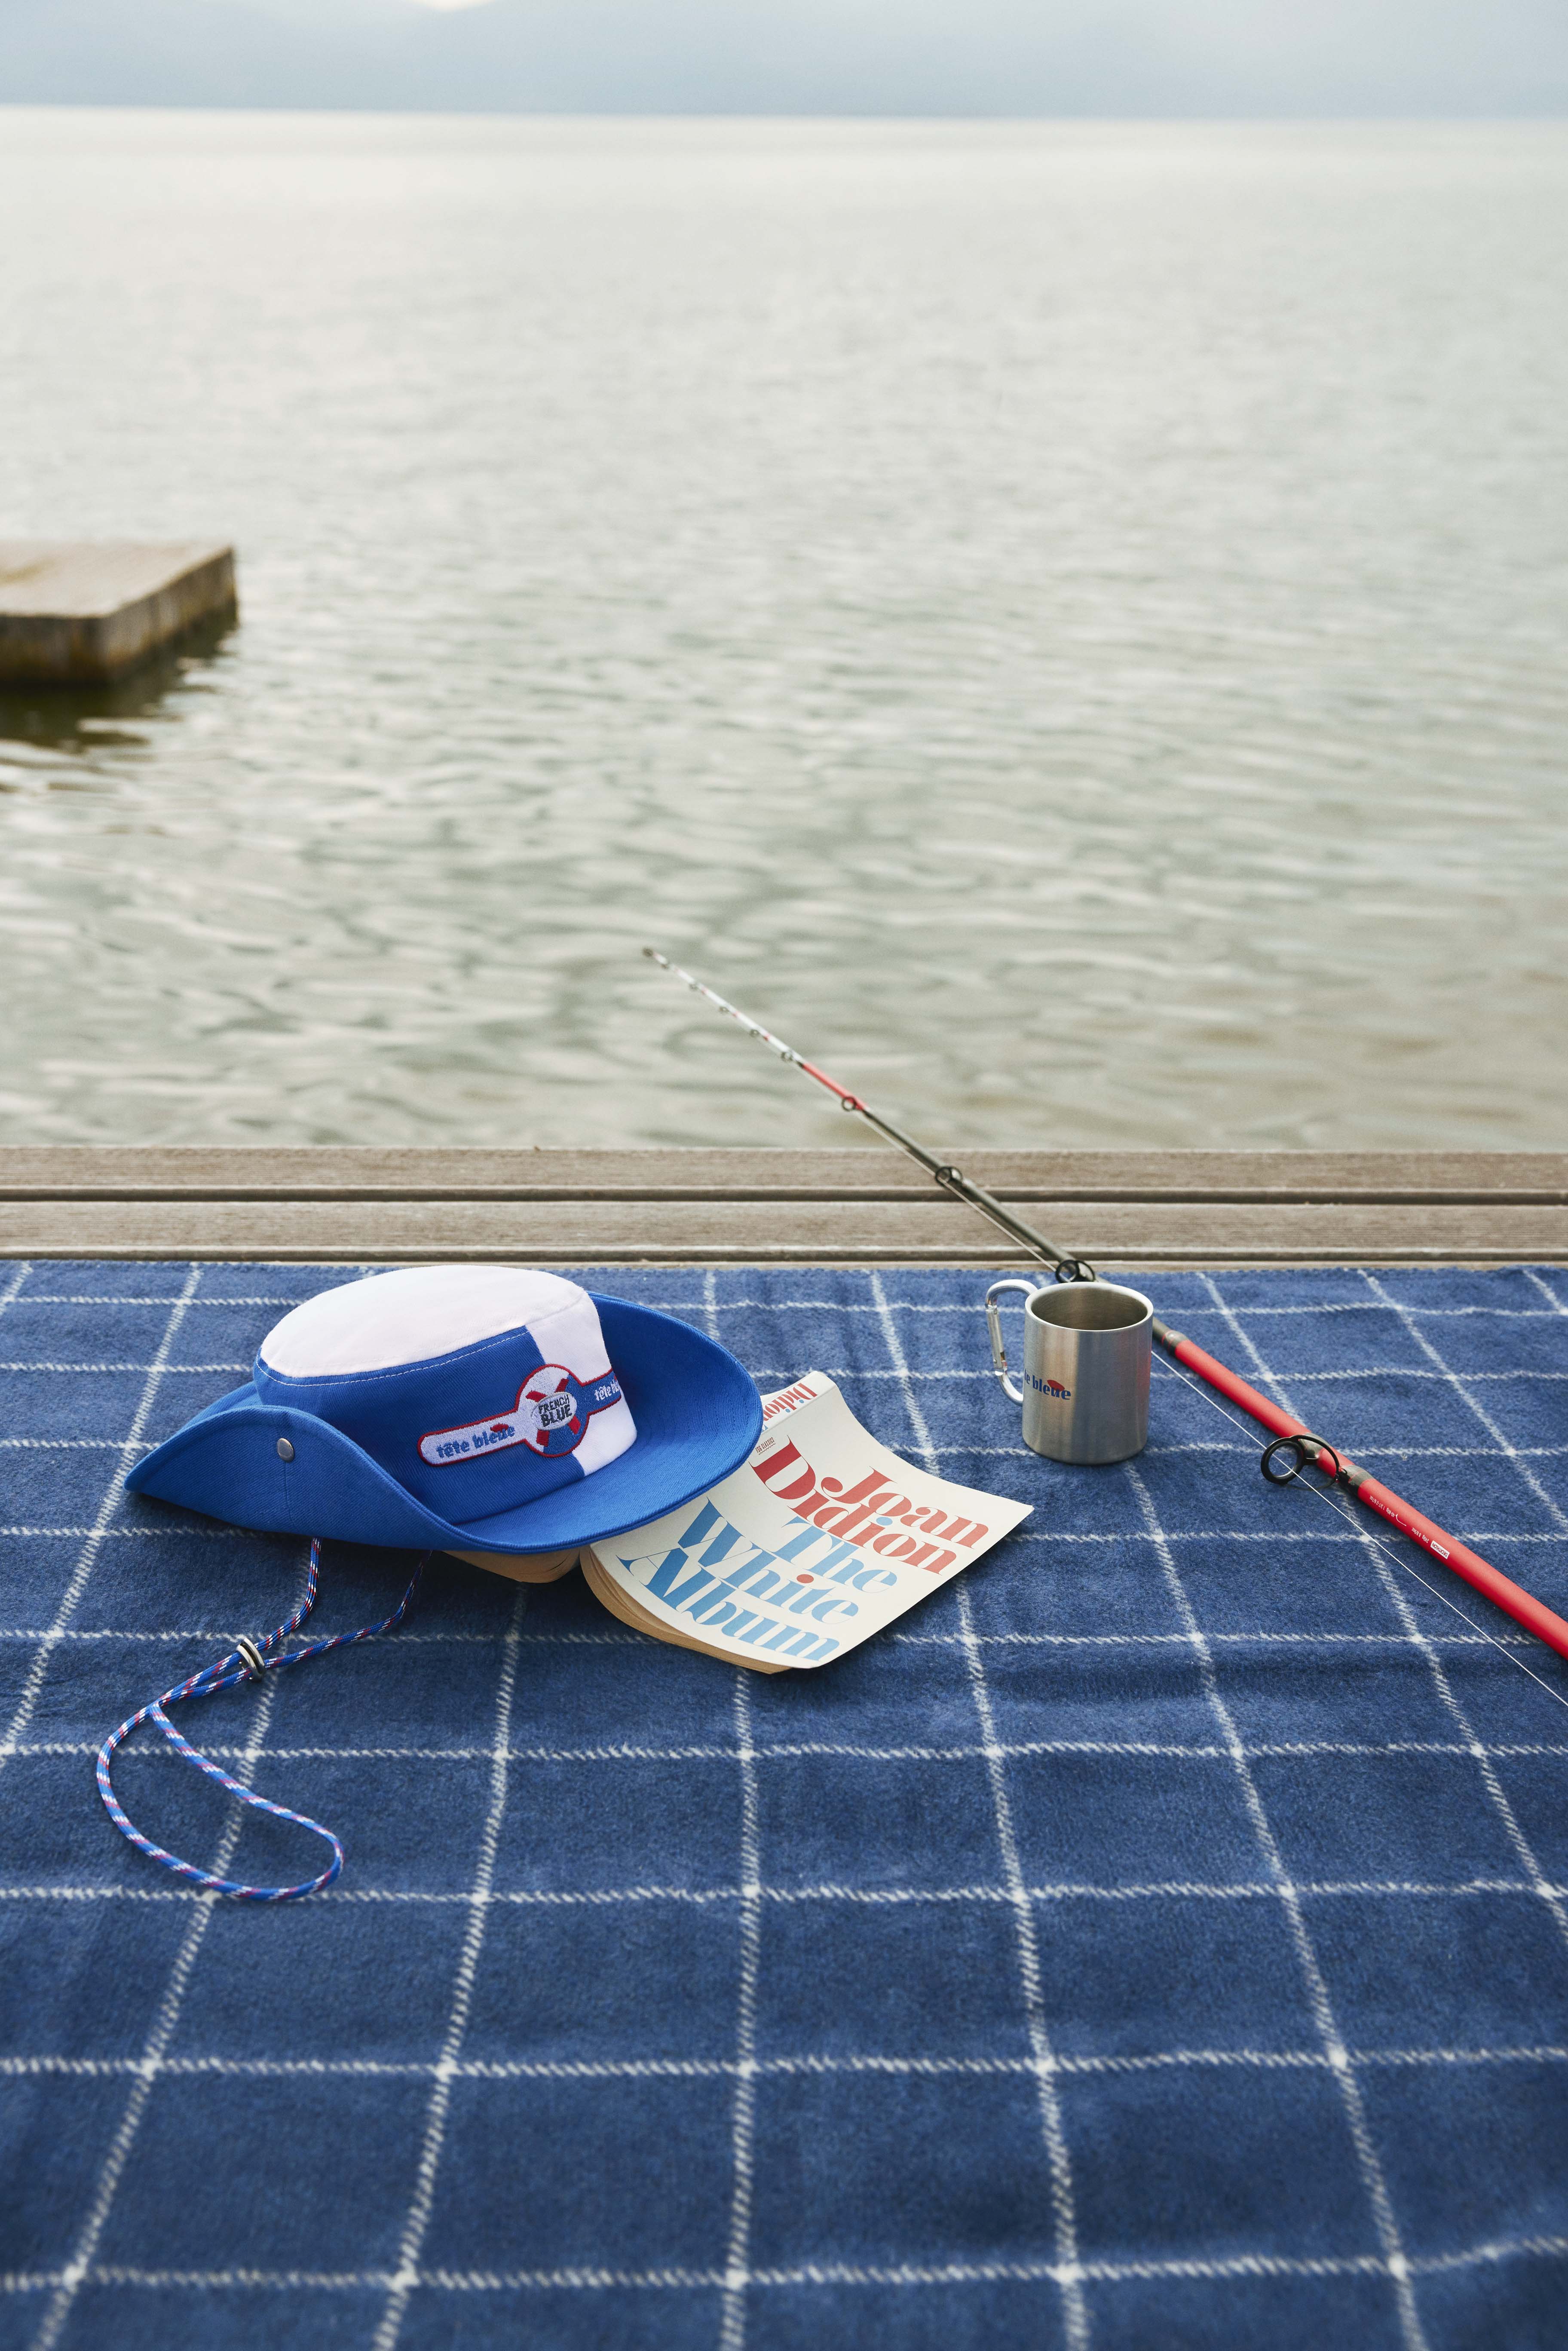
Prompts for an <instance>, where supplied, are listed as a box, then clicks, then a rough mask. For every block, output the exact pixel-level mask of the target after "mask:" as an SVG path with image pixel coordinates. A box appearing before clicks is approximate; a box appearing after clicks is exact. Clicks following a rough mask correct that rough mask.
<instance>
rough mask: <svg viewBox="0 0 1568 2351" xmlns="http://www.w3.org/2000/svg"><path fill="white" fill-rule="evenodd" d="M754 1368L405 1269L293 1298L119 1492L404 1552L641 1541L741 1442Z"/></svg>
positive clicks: (697, 1347)
mask: <svg viewBox="0 0 1568 2351" xmlns="http://www.w3.org/2000/svg"><path fill="white" fill-rule="evenodd" d="M761 1426H762V1405H761V1402H760V1400H759V1398H758V1393H757V1388H756V1385H755V1384H754V1382H753V1381H752V1379H751V1377H750V1374H748V1373H747V1371H745V1370H744V1369H743V1367H742V1366H741V1365H740V1364H737V1362H736V1360H735V1357H734V1356H733V1355H731V1354H728V1353H727V1352H726V1350H725V1349H724V1348H723V1347H720V1346H718V1345H716V1343H715V1342H714V1341H713V1340H711V1339H708V1338H705V1337H704V1336H703V1334H702V1333H701V1332H697V1331H693V1330H691V1329H689V1328H688V1327H687V1325H686V1324H685V1323H684V1322H676V1321H675V1320H674V1317H673V1316H671V1315H668V1314H660V1313H656V1312H654V1311H653V1310H652V1309H651V1308H649V1307H645V1306H632V1305H628V1304H627V1303H626V1302H625V1301H623V1300H622V1299H617V1298H601V1297H597V1296H594V1295H592V1294H591V1293H590V1292H589V1291H588V1290H582V1289H580V1287H579V1286H578V1284H577V1283H576V1282H574V1281H567V1280H563V1279H562V1277H561V1276H560V1275H559V1274H554V1273H543V1272H540V1271H538V1270H535V1269H533V1268H530V1267H525V1266H494V1265H431V1266H410V1267H407V1268H405V1269H402V1270H398V1271H397V1272H394V1273H382V1274H375V1275H372V1276H371V1277H370V1278H369V1279H368V1280H362V1281H351V1282H347V1283H344V1284H342V1285H341V1286H340V1288H338V1289H335V1290H323V1291H322V1292H321V1293H320V1295H319V1296H318V1297H315V1298H310V1299H307V1300H306V1301H305V1303H304V1304H303V1305H302V1306H297V1307H296V1308H295V1309H294V1311H293V1312H292V1313H290V1314H286V1315H285V1316H284V1318H283V1320H282V1322H279V1323H277V1324H276V1325H275V1327H274V1328H273V1329H272V1330H271V1331H269V1332H267V1337H266V1338H265V1339H264V1340H263V1341H262V1343H261V1346H260V1349H259V1351H258V1353H257V1354H256V1364H255V1366H254V1369H253V1372H252V1375H251V1378H250V1380H249V1381H248V1382H247V1383H246V1385H245V1386H244V1387H242V1388H235V1390H234V1391H233V1392H232V1394H230V1395H225V1396H220V1397H219V1398H218V1400H217V1402H216V1403H215V1404H211V1405H207V1407H206V1409H205V1410H204V1411H203V1412H199V1413H198V1414H197V1415H196V1416H195V1418H194V1419H193V1420H191V1421H188V1422H187V1423H186V1425H185V1426H184V1427H183V1428H182V1429H181V1430H180V1431H179V1433H178V1434H177V1435H176V1436H174V1437H170V1438H169V1440H168V1442H167V1443H166V1444H164V1445H161V1446H159V1447H158V1448H157V1450H156V1451H155V1452H153V1453H151V1454H149V1455H148V1457H147V1458H146V1459H145V1460H144V1461H141V1462H138V1464H137V1466H136V1467H135V1468H134V1469H132V1470H131V1474H130V1476H129V1477H128V1478H127V1479H126V1481H125V1482H126V1485H127V1486H128V1487H129V1488H130V1489H131V1491H132V1492H133V1493H138V1494H149V1495H153V1496H155V1497H156V1498H157V1499H159V1500H161V1501H165V1502H180V1503H183V1505H184V1507H185V1508H186V1509H187V1510H203V1511H205V1512H206V1514H207V1515H208V1516H209V1517H211V1518H215V1519H225V1520H229V1521H230V1522H231V1523H232V1524H235V1525H236V1526H244V1527H256V1528H261V1529H265V1530H267V1531H274V1532H278V1533H293V1534H305V1535H333V1536H337V1537H340V1539H342V1540H344V1541H350V1542H361V1543H382V1544H386V1545H388V1546H389V1547H391V1548H393V1549H398V1550H406V1551H456V1552H465V1553H468V1554H470V1555H477V1554H480V1553H501V1554H511V1555H517V1554H522V1553H528V1552H559V1551H567V1550H570V1549H571V1548H573V1547H574V1546H576V1545H578V1544H581V1543H586V1542H593V1541H597V1540H598V1539H599V1538H600V1537H601V1536H603V1535H611V1534H619V1533H621V1532H622V1531H624V1530H625V1529H627V1528H628V1527H637V1526H645V1525H646V1524H647V1523H648V1521H649V1520H651V1519H656V1518H660V1517H662V1516H663V1515H664V1512H665V1511H666V1510H679V1509H680V1507H681V1505H682V1504H683V1503H685V1502H687V1501H690V1500H692V1499H695V1497H696V1496H697V1495H699V1494H701V1493H704V1492H706V1489H707V1488H708V1487H710V1486H713V1485H716V1483H717V1481H718V1480H719V1479H721V1478H725V1477H727V1476H728V1474H729V1472H730V1471H731V1470H732V1469H735V1468H738V1467H739V1465H740V1463H741V1462H742V1461H744V1460H745V1458H746V1457H747V1454H748V1453H749V1452H750V1450H751V1448H752V1447H753V1446H754V1445H755V1444H756V1442H757V1438H758V1433H759V1431H760V1429H761Z"/></svg>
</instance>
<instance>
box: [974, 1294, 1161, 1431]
mask: <svg viewBox="0 0 1568 2351" xmlns="http://www.w3.org/2000/svg"><path fill="white" fill-rule="evenodd" d="M1004 1290H1022V1291H1023V1292H1024V1309H1023V1329H1024V1341H1023V1386H1022V1387H1021V1388H1016V1387H1014V1385H1013V1384H1012V1382H1011V1380H1010V1379H1009V1377H1008V1357H1007V1349H1006V1348H1005V1346H1004V1345H1003V1343H1002V1321H1001V1316H1000V1314H999V1313H998V1311H997V1301H998V1298H999V1297H1000V1296H1001V1295H1002V1293H1003V1291H1004ZM986 1321H987V1323H988V1326H989V1328H990V1333H991V1362H992V1364H994V1365H995V1368H996V1374H997V1377H998V1380H1000V1382H1001V1384H1002V1387H1003V1390H1004V1392H1005V1394H1007V1395H1009V1396H1010V1397H1011V1398H1012V1400H1013V1402H1014V1404H1021V1405H1022V1406H1023V1441H1024V1443H1025V1444H1026V1445H1027V1446H1028V1447H1030V1450H1031V1451H1032V1452H1035V1453H1043V1454H1044V1455H1045V1456H1046V1458H1047V1459H1048V1460H1051V1461H1083V1462H1091V1461H1126V1460H1128V1459H1130V1458H1131V1457H1132V1456H1133V1455H1134V1453H1141V1452H1142V1451H1143V1449H1144V1447H1145V1444H1146V1443H1147V1442H1148V1435H1149V1358H1150V1353H1151V1345H1150V1343H1151V1339H1152V1336H1153V1331H1154V1321H1155V1310H1154V1308H1153V1306H1152V1305H1151V1304H1150V1302H1149V1301H1148V1300H1147V1299H1146V1298H1145V1296H1144V1295H1143V1293H1142V1291H1141V1290H1123V1289H1122V1288H1121V1287H1120V1286H1119V1285H1118V1284H1117V1283H1116V1282H1113V1281H1047V1282H1041V1283H1039V1284H1037V1283H1035V1282H1032V1281H1017V1280H1014V1281H993V1282H992V1284H991V1286H990V1288H989V1290H987V1292H986Z"/></svg>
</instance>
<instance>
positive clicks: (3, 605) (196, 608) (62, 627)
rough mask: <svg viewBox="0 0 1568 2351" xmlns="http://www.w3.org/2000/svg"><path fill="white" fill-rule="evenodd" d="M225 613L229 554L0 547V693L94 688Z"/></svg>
mask: <svg viewBox="0 0 1568 2351" xmlns="http://www.w3.org/2000/svg"><path fill="white" fill-rule="evenodd" d="M235 609H236V606H235V559H234V549H233V548H232V547H224V546H221V545H219V544H217V543H216V542H213V541H198V542H194V543H193V542H189V541H181V542H180V543H178V544H176V545H173V546H129V545H123V544H114V545H106V546H97V547H95V546H79V545H66V544H61V543H58V542H56V541H54V540H44V539H0V685H89V684H102V683H103V682H104V681H105V680H107V679H110V678H114V677H120V676H121V675H123V674H124V673H125V672H126V671H127V670H131V669H133V668H135V666H136V664H138V663H139V662H143V661H145V660H147V659H148V657H149V656H150V655H151V654H152V653H157V652H159V651H160V650H161V649H162V647H163V646H165V645H168V644H172V643H174V642H175V641H176V640H177V639H178V638H180V637H182V636H183V635H184V633H185V632H186V631H187V630H188V629H192V628H193V627H195V626H196V624H197V623H198V622H202V621H206V620H211V619H213V618H214V616H216V615H219V614H223V613H227V612H233V611H235Z"/></svg>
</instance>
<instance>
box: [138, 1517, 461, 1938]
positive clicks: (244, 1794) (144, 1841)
mask: <svg viewBox="0 0 1568 2351" xmlns="http://www.w3.org/2000/svg"><path fill="white" fill-rule="evenodd" d="M429 1558H430V1553H429V1552H425V1553H424V1554H423V1557H422V1558H421V1560H420V1562H419V1565H418V1566H417V1567H416V1568H415V1569H414V1571H413V1576H412V1578H411V1579H410V1582H409V1587H408V1590H407V1591H406V1592H405V1593H403V1595H402V1599H401V1600H400V1601H399V1602H398V1604H397V1606H396V1607H395V1608H394V1609H393V1610H392V1614H391V1615H390V1616H386V1617H383V1618H382V1622H381V1623H380V1624H379V1625H361V1627H360V1630H359V1631H358V1632H357V1633H334V1634H333V1635H332V1636H331V1638H330V1639H329V1640H326V1641H312V1642H311V1643H310V1645H309V1646H308V1648H304V1649H288V1650H278V1648H277V1645H278V1643H279V1642H280V1641H286V1640H287V1638H288V1636H289V1635H290V1634H291V1633H298V1630H299V1627H300V1626H301V1625H303V1624H304V1622H305V1619H306V1618H307V1616H308V1615H309V1614H310V1611H311V1610H312V1608H314V1606H315V1605H316V1585H317V1579H318V1576H319V1572H320V1566H321V1538H320V1537H319V1535H317V1536H315V1537H313V1538H312V1541H311V1544H310V1567H309V1572H308V1574H307V1576H306V1579H305V1597H304V1599H303V1600H302V1601H301V1602H300V1604H299V1605H298V1608H297V1609H296V1610H295V1612H294V1614H293V1615H292V1616H290V1618H289V1619H288V1621H287V1624H286V1625H278V1626H277V1628H276V1629H275V1630H274V1631H273V1632H270V1633H266V1634H264V1635H262V1637H261V1639H260V1640H259V1641H251V1640H246V1639H242V1640H241V1641H240V1642H239V1643H238V1645H237V1646H235V1648H233V1649H231V1650H230V1652H229V1654H228V1656H226V1657H219V1658H218V1660H217V1662H216V1663H215V1664H214V1665H211V1666H204V1667H203V1668H202V1670H201V1672H200V1673H199V1674H193V1675H192V1676H191V1678H190V1680H189V1681H186V1682H181V1683H180V1684H179V1685H178V1686H177V1687H175V1688H173V1689H167V1690H165V1691H164V1693H163V1695H162V1698H154V1699H153V1700H152V1703H151V1705H149V1706H144V1707H143V1708H141V1712H140V1713H139V1714H133V1715H131V1716H130V1717H129V1718H128V1719H127V1720H126V1721H124V1722H122V1723H121V1724H120V1728H119V1729H118V1730H111V1731H110V1734H109V1737H108V1738H107V1739H106V1740H104V1742H103V1745H102V1746H101V1747H100V1748H99V1750H98V1792H99V1795H100V1796H101V1797H102V1798H103V1802H104V1808H105V1810H106V1811H107V1812H108V1813H109V1817H110V1820H111V1821H112V1822H113V1823H114V1825H115V1827H116V1828H117V1829H119V1831H120V1834H121V1835H122V1836H127V1837H129V1838H130V1840H131V1844H133V1845H134V1846H135V1847H136V1849H137V1851H138V1853H144V1854H146V1855H148V1856H149V1857H150V1859H152V1860H153V1861H161V1862H162V1864H163V1866H164V1867H165V1869H172V1870H173V1871H175V1872H176V1873H177V1875H178V1876H181V1877H188V1878H189V1879H190V1881H191V1883H192V1885H193V1886H200V1887H202V1889H203V1890H204V1892H205V1893H208V1894H232V1895H233V1896H235V1899H236V1900H238V1901H241V1902H295V1901H298V1898H299V1896H301V1895H302V1894H318V1893H319V1892H320V1890H321V1888H322V1887H323V1886H330V1885H331V1883H332V1880H333V1879H334V1878H335V1877H336V1876H337V1875H338V1872H339V1871H340V1869H341V1868H342V1866H343V1848H342V1846H341V1845H340V1844H339V1842H338V1840H337V1838H336V1837H335V1836H334V1835H333V1834H332V1832H331V1830H330V1829H329V1828H324V1827H323V1826H322V1824H321V1823H320V1822H319V1821H313V1820H310V1819H309V1818H308V1816H307V1815H306V1814H305V1813H291V1812H290V1811H289V1809H288V1807H287V1804H275V1803H274V1802H272V1800H271V1799H270V1797H267V1796H258V1795H257V1794H256V1791H255V1789H254V1788H245V1787H242V1786H241V1785H240V1783H239V1782H238V1781H237V1780H235V1779H233V1778H231V1777H230V1775H229V1773H228V1772H227V1771H224V1770H223V1769H222V1767H221V1766H220V1765H218V1764H216V1763H214V1761H212V1758H211V1757H210V1756H207V1755H204V1754H202V1753H201V1751H200V1750H199V1749H197V1748H194V1747H193V1746H192V1745H191V1742H190V1740H188V1739H183V1738H182V1737H181V1735H180V1733H179V1731H177V1730H176V1729H175V1728H174V1726H173V1724H172V1722H171V1721H170V1719H169V1718H168V1716H167V1715H166V1714H165V1713H164V1711H163V1709H164V1708H165V1707H166V1706H173V1705H175V1704H176V1703H177V1702H178V1701H179V1700H180V1699H181V1698H215V1697H216V1695H217V1693H218V1691H219V1690H225V1689H233V1688H234V1687H235V1683H236V1682H245V1681H259V1680H260V1679H261V1677H262V1676H263V1675H264V1674H270V1673H277V1672H278V1671H279V1670H280V1669H281V1668H282V1667H285V1666H302V1665H303V1664H304V1663H305V1660H306V1658H307V1657H322V1656H326V1654H327V1651H328V1650H329V1649H340V1648H342V1647H344V1646H346V1645H347V1644H348V1643H350V1642H351V1641H370V1640H373V1639H374V1637H375V1635H377V1634H378V1633H390V1632H391V1631H392V1628H393V1626H394V1625H400V1624H401V1623H402V1618H403V1614H404V1611H405V1610H406V1609H407V1607H408V1604H409V1602H410V1601H411V1600H412V1599H413V1595H414V1593H415V1592H417V1590H418V1589H419V1579H420V1577H421V1576H422V1575H423V1573H424V1570H425V1565H426V1562H428V1560H429ZM273 1652H277V1654H276V1655H275V1654H272V1653H273ZM144 1722H155V1723H156V1724H157V1725H158V1728H159V1729H160V1730H161V1731H162V1733H163V1736H164V1738H165V1739H166V1740H168V1741H169V1744H170V1746H171V1747H172V1748H173V1750H174V1751H175V1753H176V1754H177V1755H183V1757H184V1759H185V1761H186V1762H187V1763H193V1764H194V1765H195V1767H196V1769H197V1771H204V1772H205V1773H206V1775H207V1777H208V1779H209V1780H215V1781H216V1782H217V1783H218V1786H219V1787H220V1788H222V1789H224V1790H225V1792H226V1793H227V1794H229V1795H231V1796H235V1797H237V1798H238V1800H239V1802H241V1803H242V1804H249V1805H250V1807H251V1809H252V1810H253V1811H254V1812H258V1813H270V1814H271V1815H272V1817H273V1819H274V1820H276V1821H292V1822H294V1823H295V1824H296V1826H297V1827H299V1828H302V1829H308V1830H309V1832H310V1834H311V1835H312V1836H319V1838H321V1840H322V1842H323V1843H324V1844H329V1845H330V1847H331V1849H332V1858H331V1860H330V1862H329V1864H328V1865H327V1867H326V1868H325V1869H324V1870H323V1871H322V1872H321V1875H320V1876H319V1877H311V1878H308V1879H305V1880H304V1881H302V1882H301V1884H299V1885H298V1886H242V1885H241V1884H240V1883H239V1881H238V1880H237V1879H236V1878H233V1877H215V1876H214V1875H213V1873H212V1872H211V1870H207V1869H198V1868H197V1867H196V1865H195V1864H194V1863H193V1862H190V1861H182V1860H181V1859H180V1857H179V1855H177V1854H172V1853H168V1852H166V1851H165V1850H164V1848H163V1847H162V1845H161V1844H153V1842H152V1838H151V1837H149V1836H143V1835H142V1834H141V1830H140V1829H139V1828H138V1827H137V1826H136V1825H135V1823H133V1822H132V1821H131V1820H129V1819H128V1818H127V1816H126V1813H125V1808H124V1806H123V1805H122V1804H121V1803H120V1799H119V1797H118V1796H117V1795H116V1794H115V1792H114V1787H113V1783H112V1782H111V1781H110V1776H109V1766H110V1757H111V1756H112V1755H113V1753H114V1750H115V1749H116V1748H117V1747H118V1746H120V1743H121V1741H122V1740H127V1739H129V1738H130V1736H131V1732H132V1731H133V1730H136V1729H140V1727H141V1724H142V1723H144Z"/></svg>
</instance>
